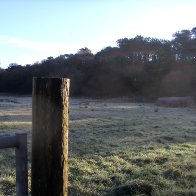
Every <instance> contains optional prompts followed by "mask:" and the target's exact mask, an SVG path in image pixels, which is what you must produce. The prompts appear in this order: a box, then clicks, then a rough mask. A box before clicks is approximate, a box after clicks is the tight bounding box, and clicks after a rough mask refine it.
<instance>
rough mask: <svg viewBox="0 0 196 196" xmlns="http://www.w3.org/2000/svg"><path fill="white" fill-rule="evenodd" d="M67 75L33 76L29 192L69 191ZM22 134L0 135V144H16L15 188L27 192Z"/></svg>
mask: <svg viewBox="0 0 196 196" xmlns="http://www.w3.org/2000/svg"><path fill="white" fill-rule="evenodd" d="M69 84H70V81H69V79H65V78H33V96H32V100H33V101H32V164H31V165H32V167H31V195H32V196H46V195H47V196H67V195H68V185H67V182H68V113H69ZM25 138H26V135H25V134H16V135H15V136H10V137H2V138H1V139H0V148H10V147H16V192H17V196H27V194H28V179H27V177H28V176H27V146H26V144H27V141H26V139H25Z"/></svg>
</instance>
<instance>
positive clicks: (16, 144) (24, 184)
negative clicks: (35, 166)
mask: <svg viewBox="0 0 196 196" xmlns="http://www.w3.org/2000/svg"><path fill="white" fill-rule="evenodd" d="M4 148H15V152H16V195H17V196H27V195H28V166H27V134H26V133H16V134H15V135H14V136H1V137H0V149H4Z"/></svg>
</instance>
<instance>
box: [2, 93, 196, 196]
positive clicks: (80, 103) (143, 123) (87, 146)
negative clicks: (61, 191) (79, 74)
mask: <svg viewBox="0 0 196 196" xmlns="http://www.w3.org/2000/svg"><path fill="white" fill-rule="evenodd" d="M70 103H71V105H70V126H69V127H70V128H69V195H71V196H72V195H73V196H77V195H85V196H88V195H89V196H90V195H106V194H109V195H123V194H124V195H196V134H195V133H196V108H169V107H167V108H166V107H157V106H156V105H154V104H153V103H132V102H131V101H130V100H129V99H110V100H91V99H71V100H70ZM15 132H27V133H28V159H29V192H30V176H31V173H30V167H31V164H30V162H31V97H22V96H21V97H19V96H0V135H5V134H13V133H15ZM14 154H15V153H14V150H11V149H7V150H0V195H15V160H14V157H15V156H14Z"/></svg>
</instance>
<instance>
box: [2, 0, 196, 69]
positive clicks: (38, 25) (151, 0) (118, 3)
mask: <svg viewBox="0 0 196 196" xmlns="http://www.w3.org/2000/svg"><path fill="white" fill-rule="evenodd" d="M195 10H196V1H195V0H4V1H1V2H0V29H1V31H0V66H1V67H3V68H5V67H7V66H8V65H9V64H10V63H18V64H21V65H25V64H28V63H30V64H32V63H34V62H36V61H41V60H43V59H46V58H47V57H49V56H53V57H57V56H59V55H61V54H70V53H76V52H77V51H78V50H79V49H80V48H83V47H88V48H89V49H91V51H92V52H93V53H96V52H98V51H100V50H101V49H103V48H105V47H107V46H116V41H117V40H118V39H121V38H125V37H127V38H133V37H135V36H137V35H142V36H144V37H154V38H161V39H172V34H173V33H175V32H176V31H178V30H183V29H189V30H191V29H192V28H193V27H195V26H196V11H195Z"/></svg>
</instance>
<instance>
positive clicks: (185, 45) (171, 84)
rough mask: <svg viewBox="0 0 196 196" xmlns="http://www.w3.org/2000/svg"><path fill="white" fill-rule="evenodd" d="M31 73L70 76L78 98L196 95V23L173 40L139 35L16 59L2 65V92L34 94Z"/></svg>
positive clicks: (40, 75) (142, 97)
mask: <svg viewBox="0 0 196 196" xmlns="http://www.w3.org/2000/svg"><path fill="white" fill-rule="evenodd" d="M32 77H65V78H70V79H71V96H74V97H92V98H111V97H131V98H135V99H146V100H153V99H156V98H157V97H161V96H192V97H194V98H196V90H195V89H196V27H194V28H193V29H192V30H181V31H178V32H176V33H174V34H173V39H172V40H170V41H169V40H161V39H156V38H146V37H142V36H136V37H135V38H131V39H128V38H123V39H119V40H117V47H106V48H104V49H102V50H101V51H99V52H98V53H96V54H92V52H91V50H90V49H88V48H87V47H85V48H81V49H79V51H78V52H77V53H76V54H63V55H60V56H58V57H56V58H53V57H48V58H47V59H45V60H42V61H41V62H37V63H34V64H32V65H30V64H28V65H25V66H21V65H18V64H16V63H12V64H10V65H9V67H8V68H6V69H2V68H0V92H1V93H17V94H31V91H32Z"/></svg>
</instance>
